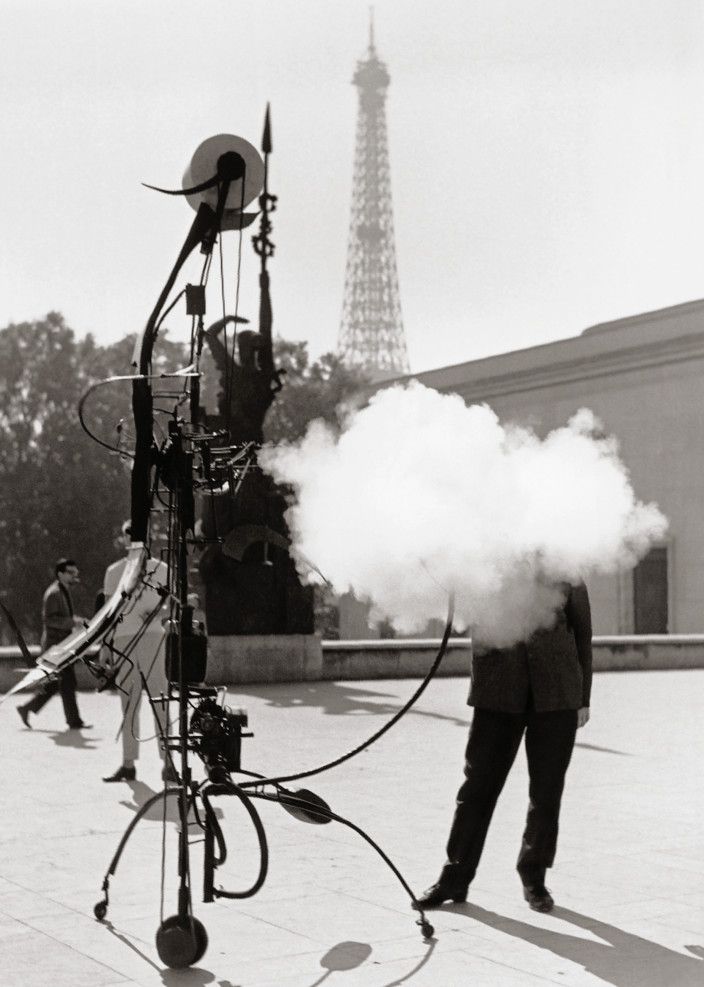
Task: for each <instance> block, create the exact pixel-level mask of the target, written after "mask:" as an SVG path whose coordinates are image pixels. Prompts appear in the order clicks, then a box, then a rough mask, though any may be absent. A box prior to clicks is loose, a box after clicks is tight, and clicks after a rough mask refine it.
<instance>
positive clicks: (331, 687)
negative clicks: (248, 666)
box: [229, 680, 470, 728]
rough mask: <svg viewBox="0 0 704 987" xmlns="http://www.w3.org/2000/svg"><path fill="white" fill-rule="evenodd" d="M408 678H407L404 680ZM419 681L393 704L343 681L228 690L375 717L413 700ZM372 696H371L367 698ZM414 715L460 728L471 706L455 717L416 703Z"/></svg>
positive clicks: (277, 703) (279, 704)
mask: <svg viewBox="0 0 704 987" xmlns="http://www.w3.org/2000/svg"><path fill="white" fill-rule="evenodd" d="M404 681H406V680H404ZM418 684H419V683H418V682H416V681H415V680H413V681H412V682H410V683H408V682H407V685H408V696H407V697H403V696H402V697H399V698H397V697H396V696H393V699H394V701H393V703H386V702H380V701H379V700H380V699H382V698H383V697H384V695H386V696H389V695H390V694H389V693H383V692H378V691H376V690H373V689H363V688H360V687H359V686H354V685H347V684H346V683H342V682H296V683H283V684H281V685H278V684H277V685H275V686H272V685H266V686H257V685H235V686H230V687H229V691H231V692H234V693H235V694H236V695H238V696H239V695H248V696H256V697H257V698H259V699H263V700H264V701H265V702H266V704H267V705H268V706H273V707H274V708H277V709H284V708H286V709H289V708H291V707H295V706H300V707H303V708H305V707H316V708H318V709H319V710H320V712H321V713H324V714H325V715H326V716H346V715H348V714H350V713H355V714H359V713H371V714H373V715H375V716H392V715H393V714H394V713H397V712H398V710H399V709H400V708H401V706H402V705H403V704H404V702H406V698H408V699H410V697H411V696H412V695H413V693H414V691H415V689H416V688H417V686H418ZM367 697H369V698H367ZM409 712H410V714H411V715H412V716H427V717H430V718H431V719H433V720H446V721H447V722H449V723H454V724H456V725H457V726H459V727H464V728H466V727H468V726H469V720H470V712H469V707H467V717H466V719H459V718H458V717H456V716H445V715H444V714H442V713H432V712H430V711H428V710H422V709H418V708H417V707H416V706H413V707H412V708H411V710H410V711H409Z"/></svg>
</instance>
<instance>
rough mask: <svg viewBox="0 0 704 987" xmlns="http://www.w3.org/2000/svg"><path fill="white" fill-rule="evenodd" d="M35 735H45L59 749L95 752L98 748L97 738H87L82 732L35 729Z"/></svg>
mask: <svg viewBox="0 0 704 987" xmlns="http://www.w3.org/2000/svg"><path fill="white" fill-rule="evenodd" d="M34 732H35V733H45V734H46V735H47V737H49V739H50V740H53V741H54V743H55V744H56V746H57V747H76V748H77V749H78V750H84V751H93V750H95V749H96V748H97V746H98V739H99V738H96V737H90V736H88V737H86V736H84V734H82V733H81V731H80V730H69V729H66V730H42V729H41V728H40V729H37V728H36V727H34Z"/></svg>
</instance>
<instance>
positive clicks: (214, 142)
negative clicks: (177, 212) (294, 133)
mask: <svg viewBox="0 0 704 987" xmlns="http://www.w3.org/2000/svg"><path fill="white" fill-rule="evenodd" d="M232 151H234V152H235V153H236V154H239V155H240V156H241V157H242V159H243V160H244V164H245V173H244V197H243V195H242V179H241V178H237V179H235V180H234V181H233V182H232V184H231V185H230V191H229V193H228V196H227V202H226V203H225V208H226V209H228V210H229V209H242V208H244V207H245V206H247V205H249V203H250V202H252V200H253V199H255V198H256V197H257V196H258V195H259V193H260V192H261V190H262V186H263V184H264V162H263V161H262V159H261V157H260V155H259V152H258V151H257V149H256V147H253V146H252V145H251V144H250V143H249V141H246V140H245V139H244V138H243V137H235V135H234V134H216V136H215V137H208V139H207V140H204V141H203V143H202V144H201V145H200V146H199V147H198V149H197V150H196V152H195V154H194V155H193V157H192V158H191V163H190V164H189V166H188V167H187V168H186V170H185V172H184V174H183V184H182V187H183V188H184V189H187V188H194V187H195V186H196V185H201V184H202V183H203V182H207V181H208V179H209V178H212V177H213V175H215V174H216V173H217V170H218V159H219V158H220V157H221V156H222V155H223V154H227V153H229V152H232ZM186 198H187V199H188V201H189V202H190V204H191V206H192V207H193V208H194V209H196V210H197V209H198V207H199V206H200V204H201V202H207V203H208V205H209V206H211V207H212V208H213V209H215V206H216V205H217V200H218V190H217V188H210V189H206V191H205V192H196V193H194V194H193V195H188V196H186Z"/></svg>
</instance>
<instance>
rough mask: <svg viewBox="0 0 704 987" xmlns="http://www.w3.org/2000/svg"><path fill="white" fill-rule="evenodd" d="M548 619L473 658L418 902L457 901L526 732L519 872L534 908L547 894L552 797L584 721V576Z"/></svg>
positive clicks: (556, 796)
mask: <svg viewBox="0 0 704 987" xmlns="http://www.w3.org/2000/svg"><path fill="white" fill-rule="evenodd" d="M564 593H565V600H564V605H563V606H562V608H561V609H560V610H559V611H558V613H557V615H556V619H555V623H554V625H553V626H552V627H551V628H549V629H547V630H539V631H536V632H535V633H534V634H533V635H532V636H531V637H530V638H529V640H527V641H525V642H521V643H519V644H517V645H515V646H514V647H511V648H502V649H493V650H488V651H485V652H484V653H482V652H481V651H479V650H478V651H477V653H476V654H474V655H473V657H472V685H471V691H470V695H469V700H468V702H469V704H470V705H471V706H474V716H473V718H472V725H471V727H470V731H469V740H468V743H467V750H466V754H465V768H464V774H465V781H464V784H463V785H462V786H461V788H460V790H459V792H458V793H457V806H456V810H455V816H454V819H453V822H452V827H451V830H450V836H449V839H448V843H447V862H446V864H445V866H444V867H443V869H442V872H441V874H440V877H439V879H438V880H437V881H436V883H435V884H433V885H432V886H431V887H430V888H428V889H427V891H425V892H424V893H423V894H422V895H421V897H420V898H419V899H418V904H419V905H420V906H421V907H422V908H438V907H439V906H440V905H442V903H443V902H445V901H448V900H451V901H456V902H457V901H465V900H466V898H467V890H468V887H469V885H470V883H471V882H472V880H473V878H474V875H475V872H476V869H477V866H478V864H479V858H480V856H481V853H482V849H483V847H484V841H485V839H486V835H487V832H488V829H489V823H490V822H491V817H492V814H493V811H494V808H495V806H496V802H497V799H498V797H499V795H500V793H501V790H502V788H503V786H504V782H505V781H506V778H507V776H508V772H509V770H510V768H511V765H512V764H513V761H514V759H515V757H516V753H517V751H518V747H519V745H520V743H521V738H522V737H523V735H524V734H525V746H526V755H527V758H528V774H529V778H530V787H529V805H528V817H527V820H526V826H525V831H524V833H523V840H522V843H521V850H520V853H519V855H518V863H517V870H518V873H519V876H520V878H521V881H522V883H523V895H524V898H525V899H526V901H527V902H528V904H529V905H530V907H531V908H533V909H534V910H535V911H540V912H549V911H551V910H552V908H553V905H554V901H553V898H552V896H551V894H550V892H549V891H548V889H547V888H546V887H545V872H546V870H547V869H548V868H549V867H551V866H552V864H553V860H554V857H555V850H556V847H557V831H558V820H559V814H560V802H561V798H562V791H563V787H564V782H565V774H566V771H567V767H568V765H569V762H570V757H571V755H572V749H573V747H574V742H575V735H576V731H577V729H578V727H582V726H584V725H585V724H586V722H587V721H588V719H589V702H590V693H591V681H592V644H591V639H592V626H591V611H590V605H589V596H588V593H587V588H586V586H584V584H579V585H577V586H567V585H565V586H564Z"/></svg>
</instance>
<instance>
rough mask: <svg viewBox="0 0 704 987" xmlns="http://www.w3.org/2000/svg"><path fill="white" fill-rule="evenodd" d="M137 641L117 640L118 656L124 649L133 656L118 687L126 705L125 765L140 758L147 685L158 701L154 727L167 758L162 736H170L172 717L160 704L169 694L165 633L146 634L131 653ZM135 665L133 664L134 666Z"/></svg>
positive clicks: (121, 699) (119, 677)
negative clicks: (159, 699)
mask: <svg viewBox="0 0 704 987" xmlns="http://www.w3.org/2000/svg"><path fill="white" fill-rule="evenodd" d="M132 640H133V638H132V637H130V638H124V639H122V638H119V637H116V638H115V640H114V646H115V649H116V651H117V652H118V654H119V653H120V651H121V650H122V649H123V648H124V650H125V651H126V652H128V653H129V659H130V660H129V661H125V664H124V672H122V673H121V674H119V675H118V677H117V681H116V685H117V686H118V689H119V692H120V702H121V704H122V732H121V734H120V736H121V738H122V757H123V761H124V762H131V763H134V762H135V761H136V760H137V759H138V758H139V747H140V742H141V741H140V732H139V711H140V708H141V705H142V693H143V691H144V683H145V682H146V686H147V688H148V689H149V693H150V695H151V696H152V697H153V698H154V699H156V700H157V701H156V704H155V707H154V709H155V713H154V727H155V732H156V735H157V744H158V746H159V753H160V754H161V757H162V759H163V757H164V752H163V750H162V746H161V743H160V742H159V737H160V735H161V733H164V734H166V733H168V726H167V722H168V716H167V712H166V710H165V707H164V706H162V704H161V703H160V702H159V701H158V697H159V696H160V694H161V693H162V692H166V672H165V669H164V634H163V633H160V634H159V635H158V636H157V635H156V634H145V635H144V636H143V637H142V638H141V640H140V641H139V642H138V643H137V644H136V646H135V647H134V648H133V650H132V651H129V644H130V643H131V642H132ZM130 662H132V664H130Z"/></svg>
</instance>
